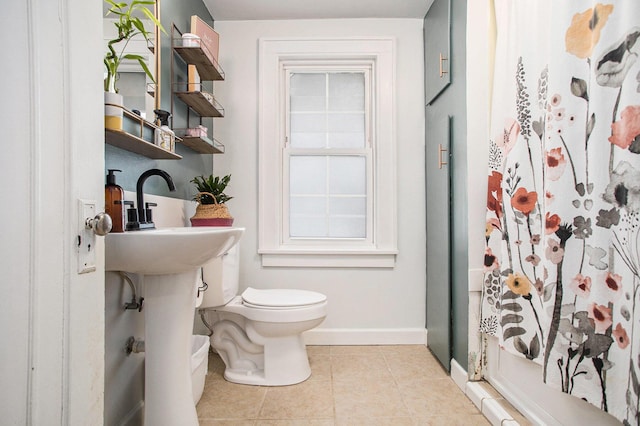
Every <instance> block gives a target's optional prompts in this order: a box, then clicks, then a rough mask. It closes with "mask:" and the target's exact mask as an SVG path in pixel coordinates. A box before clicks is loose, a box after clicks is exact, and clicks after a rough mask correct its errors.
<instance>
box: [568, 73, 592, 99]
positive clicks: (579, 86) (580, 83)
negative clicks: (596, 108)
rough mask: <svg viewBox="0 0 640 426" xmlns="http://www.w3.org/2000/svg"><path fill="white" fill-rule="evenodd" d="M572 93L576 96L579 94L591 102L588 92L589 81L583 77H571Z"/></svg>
mask: <svg viewBox="0 0 640 426" xmlns="http://www.w3.org/2000/svg"><path fill="white" fill-rule="evenodd" d="M571 93H572V94H573V95H574V96H577V97H579V98H582V99H584V100H585V101H587V102H589V93H587V83H586V82H585V81H584V80H583V79H581V78H576V77H572V78H571Z"/></svg>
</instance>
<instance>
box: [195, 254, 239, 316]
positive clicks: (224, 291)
mask: <svg viewBox="0 0 640 426" xmlns="http://www.w3.org/2000/svg"><path fill="white" fill-rule="evenodd" d="M239 260H240V255H239V249H238V244H236V245H235V246H233V247H232V248H231V249H229V251H228V252H227V253H225V254H224V255H222V256H220V257H217V258H215V259H213V260H211V261H210V262H209V263H207V264H205V265H204V266H203V267H202V273H203V280H204V282H206V283H207V284H208V286H209V287H208V288H207V290H206V291H205V292H204V295H203V299H202V304H201V305H200V307H199V308H200V309H205V308H214V307H217V306H223V305H226V304H227V303H229V301H230V300H231V299H233V298H234V297H235V296H236V295H237V294H238V285H239V283H238V279H239V274H240V262H239Z"/></svg>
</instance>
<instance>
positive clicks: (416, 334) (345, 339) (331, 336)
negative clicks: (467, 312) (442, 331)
mask: <svg viewBox="0 0 640 426" xmlns="http://www.w3.org/2000/svg"><path fill="white" fill-rule="evenodd" d="M303 336H304V341H305V344H307V345H322V346H324V345H334V346H347V345H426V344H427V331H426V330H425V329H424V328H339V329H330V328H315V329H313V330H309V331H307V332H305V333H304V334H303Z"/></svg>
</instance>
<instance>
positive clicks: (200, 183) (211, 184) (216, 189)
mask: <svg viewBox="0 0 640 426" xmlns="http://www.w3.org/2000/svg"><path fill="white" fill-rule="evenodd" d="M230 180H231V175H226V176H224V177H222V178H221V177H219V176H215V177H214V176H213V175H210V176H208V177H204V176H196V177H195V178H193V179H191V183H193V184H195V185H196V189H197V190H198V192H209V193H211V194H213V196H214V197H216V201H217V202H218V203H219V204H224V203H226V202H227V201H229V200H231V199H232V198H233V197H229V196H228V195H227V194H225V193H224V190H225V189H226V187H227V185H228V184H229V181H230ZM193 199H194V200H196V201H200V203H201V204H215V201H214V200H213V198H212V197H211V196H209V195H207V194H202V195H199V196H198V195H196V196H195V197H194V198H193Z"/></svg>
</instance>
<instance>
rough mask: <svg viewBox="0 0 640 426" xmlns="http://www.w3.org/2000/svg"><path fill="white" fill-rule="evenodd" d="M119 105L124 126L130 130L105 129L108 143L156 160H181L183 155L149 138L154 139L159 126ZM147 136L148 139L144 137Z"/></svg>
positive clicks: (178, 140)
mask: <svg viewBox="0 0 640 426" xmlns="http://www.w3.org/2000/svg"><path fill="white" fill-rule="evenodd" d="M109 105H111V104H109ZM111 106H116V105H111ZM118 107H119V108H121V109H122V114H123V127H125V128H126V129H127V130H129V131H130V132H128V131H125V130H114V129H104V131H105V135H104V140H105V142H106V143H108V144H109V145H112V146H115V147H118V148H121V149H124V150H127V151H129V152H134V153H136V154H140V155H144V156H145V157H148V158H152V159H155V160H180V159H181V158H182V156H181V155H178V154H176V153H175V152H171V151H167V150H166V149H163V148H161V147H159V146H158V145H156V144H154V143H152V142H150V141H149V140H148V139H151V140H153V136H154V133H155V131H156V130H158V129H159V127H158V126H156V125H155V124H153V123H150V122H148V121H147V120H145V119H143V118H142V117H140V116H139V115H137V114H134V113H133V112H131V111H129V110H128V109H126V108H123V107H121V106H118ZM134 133H135V134H134ZM145 137H146V138H147V139H144V138H145ZM180 141H181V140H180V138H179V137H176V142H180Z"/></svg>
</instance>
